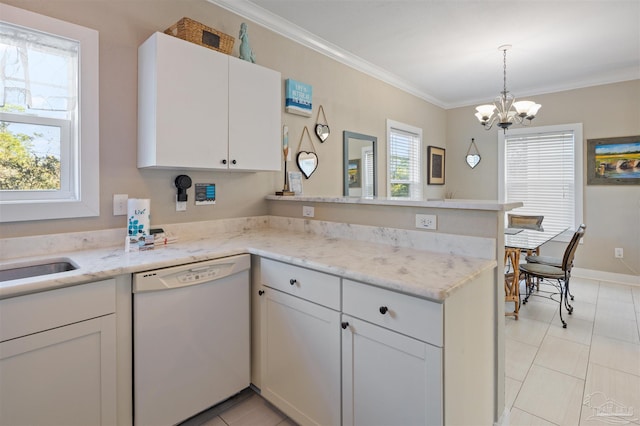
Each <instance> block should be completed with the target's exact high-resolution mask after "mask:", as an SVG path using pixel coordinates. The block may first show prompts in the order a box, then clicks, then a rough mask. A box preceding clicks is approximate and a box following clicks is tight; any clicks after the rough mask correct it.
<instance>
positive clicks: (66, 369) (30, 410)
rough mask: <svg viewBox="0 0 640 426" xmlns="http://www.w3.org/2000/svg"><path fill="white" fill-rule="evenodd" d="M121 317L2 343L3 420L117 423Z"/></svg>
mask: <svg viewBox="0 0 640 426" xmlns="http://www.w3.org/2000/svg"><path fill="white" fill-rule="evenodd" d="M115 339H116V334H115V315H114V314H111V315H106V316H103V317H99V318H95V319H92V320H87V321H83V322H79V323H75V324H71V325H67V326H64V327H60V328H55V329H53V330H49V331H44V332H41V333H36V334H32V335H29V336H25V337H21V338H18V339H13V340H8V341H6V342H3V343H0V424H2V425H19V424H32V425H67V426H72V425H79V426H86V425H113V424H115V423H116V340H115Z"/></svg>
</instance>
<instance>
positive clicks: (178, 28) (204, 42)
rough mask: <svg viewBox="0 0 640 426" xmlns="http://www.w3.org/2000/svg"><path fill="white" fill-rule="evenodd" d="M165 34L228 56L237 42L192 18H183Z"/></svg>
mask: <svg viewBox="0 0 640 426" xmlns="http://www.w3.org/2000/svg"><path fill="white" fill-rule="evenodd" d="M164 32H165V34H169V35H172V36H174V37H178V38H181V39H183V40H187V41H190V42H191V43H195V44H199V45H200V46H204V47H208V48H209V49H213V50H217V51H218V52H222V53H226V54H227V55H228V54H230V53H231V50H232V49H233V43H234V42H235V41H236V40H235V39H234V38H233V37H231V36H230V35H228V34H225V33H223V32H220V31H218V30H214V29H213V28H211V27H207V26H206V25H203V24H201V23H200V22H198V21H194V20H193V19H190V18H182V19H181V20H179V21H178V22H176V23H175V24H173V25H172V26H170V27H169V28H167V29H166V30H165V31H164Z"/></svg>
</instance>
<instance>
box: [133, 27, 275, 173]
mask: <svg viewBox="0 0 640 426" xmlns="http://www.w3.org/2000/svg"><path fill="white" fill-rule="evenodd" d="M280 87H281V77H280V73H278V72H276V71H273V70H269V69H267V68H264V67H261V66H259V65H255V64H251V63H248V62H245V61H241V60H239V59H236V58H233V57H230V56H229V55H225V54H223V53H219V52H216V51H213V50H211V49H207V48H205V47H202V46H198V45H196V44H193V43H190V42H187V41H184V40H181V39H178V38H175V37H172V36H169V35H166V34H164V33H155V34H153V35H152V36H151V37H150V38H149V39H148V40H147V41H145V42H144V43H143V44H142V45H141V46H140V48H139V49H138V167H140V168H144V167H156V168H190V169H220V170H280V163H281V159H280V157H281V154H280V152H281V149H280V121H281V120H280V109H281V108H280V102H281V101H280V97H281V93H280V92H281V89H280Z"/></svg>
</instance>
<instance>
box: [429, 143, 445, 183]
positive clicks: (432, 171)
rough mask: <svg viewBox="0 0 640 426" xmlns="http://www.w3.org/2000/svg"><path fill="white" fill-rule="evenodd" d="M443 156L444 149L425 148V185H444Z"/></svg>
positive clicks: (435, 147)
mask: <svg viewBox="0 0 640 426" xmlns="http://www.w3.org/2000/svg"><path fill="white" fill-rule="evenodd" d="M444 155H445V150H444V148H438V147H437V146H429V147H427V183H428V184H429V185H444V165H445V162H444V161H445V158H444Z"/></svg>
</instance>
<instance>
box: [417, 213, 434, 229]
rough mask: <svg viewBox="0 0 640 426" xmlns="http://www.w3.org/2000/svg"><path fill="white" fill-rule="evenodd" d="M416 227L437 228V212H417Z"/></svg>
mask: <svg viewBox="0 0 640 426" xmlns="http://www.w3.org/2000/svg"><path fill="white" fill-rule="evenodd" d="M416 228H421V229H436V228H437V216H436V215H435V214H417V215H416Z"/></svg>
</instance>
